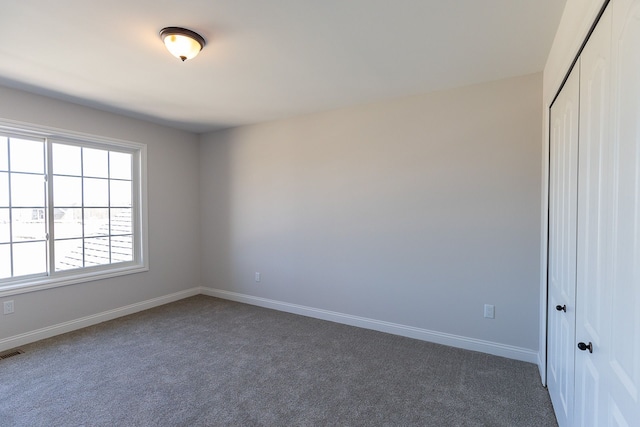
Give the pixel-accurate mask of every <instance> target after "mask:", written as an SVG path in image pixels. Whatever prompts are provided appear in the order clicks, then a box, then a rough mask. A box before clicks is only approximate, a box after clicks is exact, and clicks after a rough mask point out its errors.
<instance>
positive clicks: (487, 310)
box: [484, 304, 496, 319]
mask: <svg viewBox="0 0 640 427" xmlns="http://www.w3.org/2000/svg"><path fill="white" fill-rule="evenodd" d="M495 314H496V311H495V307H494V306H493V305H491V304H485V305H484V317H486V318H487V319H494V318H495Z"/></svg>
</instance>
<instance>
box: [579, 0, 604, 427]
mask: <svg viewBox="0 0 640 427" xmlns="http://www.w3.org/2000/svg"><path fill="white" fill-rule="evenodd" d="M610 46H611V10H610V8H609V9H607V11H606V12H605V13H604V14H603V15H602V17H601V18H600V22H599V23H598V26H597V28H596V29H595V31H594V32H593V34H592V35H591V38H590V39H589V43H588V44H587V46H586V47H585V49H584V50H583V52H582V55H581V59H580V63H581V66H580V150H579V160H578V170H579V174H578V236H577V244H578V250H577V291H576V341H574V343H573V349H574V351H576V354H575V369H576V388H575V390H576V392H575V398H576V400H577V402H580V404H577V405H576V411H575V425H576V426H604V425H606V423H604V422H603V417H606V414H607V409H606V407H607V401H606V394H605V393H603V392H604V390H603V387H604V385H605V384H606V380H605V378H606V375H607V372H606V370H603V368H602V367H603V366H604V365H605V364H606V360H605V358H604V352H603V348H605V347H606V346H607V340H609V339H610V336H609V329H608V323H609V318H610V311H611V310H610V305H611V292H610V290H609V289H608V275H609V272H608V270H610V267H609V266H610V259H611V256H610V253H611V243H610V241H611V233H610V232H609V229H610V223H611V213H610V211H611V200H612V190H611V185H610V183H611V177H612V174H613V171H612V170H611V155H610V153H609V151H610V146H611V144H610V137H609V134H610V81H611V72H610V63H611V58H610V56H611V55H610V51H611V48H610ZM578 341H581V342H584V343H591V345H592V347H593V353H591V352H589V351H578V350H577V345H576V344H577V342H578Z"/></svg>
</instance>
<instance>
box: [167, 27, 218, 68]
mask: <svg viewBox="0 0 640 427" xmlns="http://www.w3.org/2000/svg"><path fill="white" fill-rule="evenodd" d="M160 38H161V39H162V41H163V42H164V44H165V46H166V47H167V50H169V52H170V53H171V54H172V55H173V56H175V57H176V58H178V59H180V60H181V61H182V62H184V61H186V60H187V59H191V58H194V57H195V56H196V55H198V53H200V51H201V50H202V48H204V47H205V45H206V44H207V42H206V40H205V39H204V37H202V36H201V35H200V34H198V33H196V32H195V31H191V30H188V29H186V28H182V27H165V28H163V29H162V30H160Z"/></svg>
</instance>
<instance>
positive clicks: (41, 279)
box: [0, 126, 147, 293]
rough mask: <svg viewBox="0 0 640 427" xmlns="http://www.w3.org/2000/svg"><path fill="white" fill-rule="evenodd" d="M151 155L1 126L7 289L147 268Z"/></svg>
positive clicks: (0, 224)
mask: <svg viewBox="0 0 640 427" xmlns="http://www.w3.org/2000/svg"><path fill="white" fill-rule="evenodd" d="M144 155H145V146H144V145H142V144H135V143H130V142H124V141H114V140H106V139H104V138H97V137H88V136H82V138H78V136H77V135H70V134H60V133H58V132H56V133H44V134H43V132H42V131H41V130H36V131H35V132H34V131H33V130H31V129H15V128H8V127H2V126H0V292H3V293H5V292H6V291H7V290H14V289H23V288H25V287H34V286H35V287H37V288H42V287H51V286H59V285H64V284H70V283H76V282H80V281H86V280H91V279H98V278H104V277H109V276H114V275H119V274H128V273H131V272H137V271H142V270H146V269H147V268H146V249H145V248H146V232H145V231H144V230H145V229H146V224H145V221H144V218H145V216H144V207H145V206H144V200H145V197H144V196H145V194H144V190H145V185H144V183H145V180H144V179H143V176H144V163H145V158H144Z"/></svg>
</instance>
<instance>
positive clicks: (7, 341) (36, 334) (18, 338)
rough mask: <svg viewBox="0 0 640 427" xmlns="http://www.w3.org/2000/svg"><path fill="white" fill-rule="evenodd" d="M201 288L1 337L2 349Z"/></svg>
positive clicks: (85, 325)
mask: <svg viewBox="0 0 640 427" xmlns="http://www.w3.org/2000/svg"><path fill="white" fill-rule="evenodd" d="M201 290H202V288H200V287H196V288H191V289H187V290H186V291H180V292H176V293H173V294H170V295H164V296H161V297H158V298H153V299H150V300H146V301H142V302H138V303H135V304H130V305H126V306H124V307H120V308H116V309H113V310H108V311H103V312H102V313H98V314H93V315H91V316H86V317H81V318H80V319H75V320H71V321H68V322H63V323H58V324H57V325H53V326H47V327H46V328H41V329H37V330H35V331H31V332H26V333H24V334H20V335H15V336H12V337H8V338H4V339H0V351H4V350H8V349H11V348H16V347H20V346H21V345H25V344H29V343H32V342H35V341H38V340H42V339H45V338H50V337H53V336H55V335H60V334H64V333H67V332H71V331H75V330H77V329H82V328H86V327H87V326H91V325H95V324H98V323H102V322H106V321H107V320H112V319H115V318H117V317H122V316H126V315H128V314H133V313H137V312H138V311H142V310H148V309H150V308H153V307H157V306H160V305H164V304H167V303H170V302H174V301H178V300H181V299H183V298H188V297H191V296H194V295H198V294H200V293H202V292H201Z"/></svg>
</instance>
